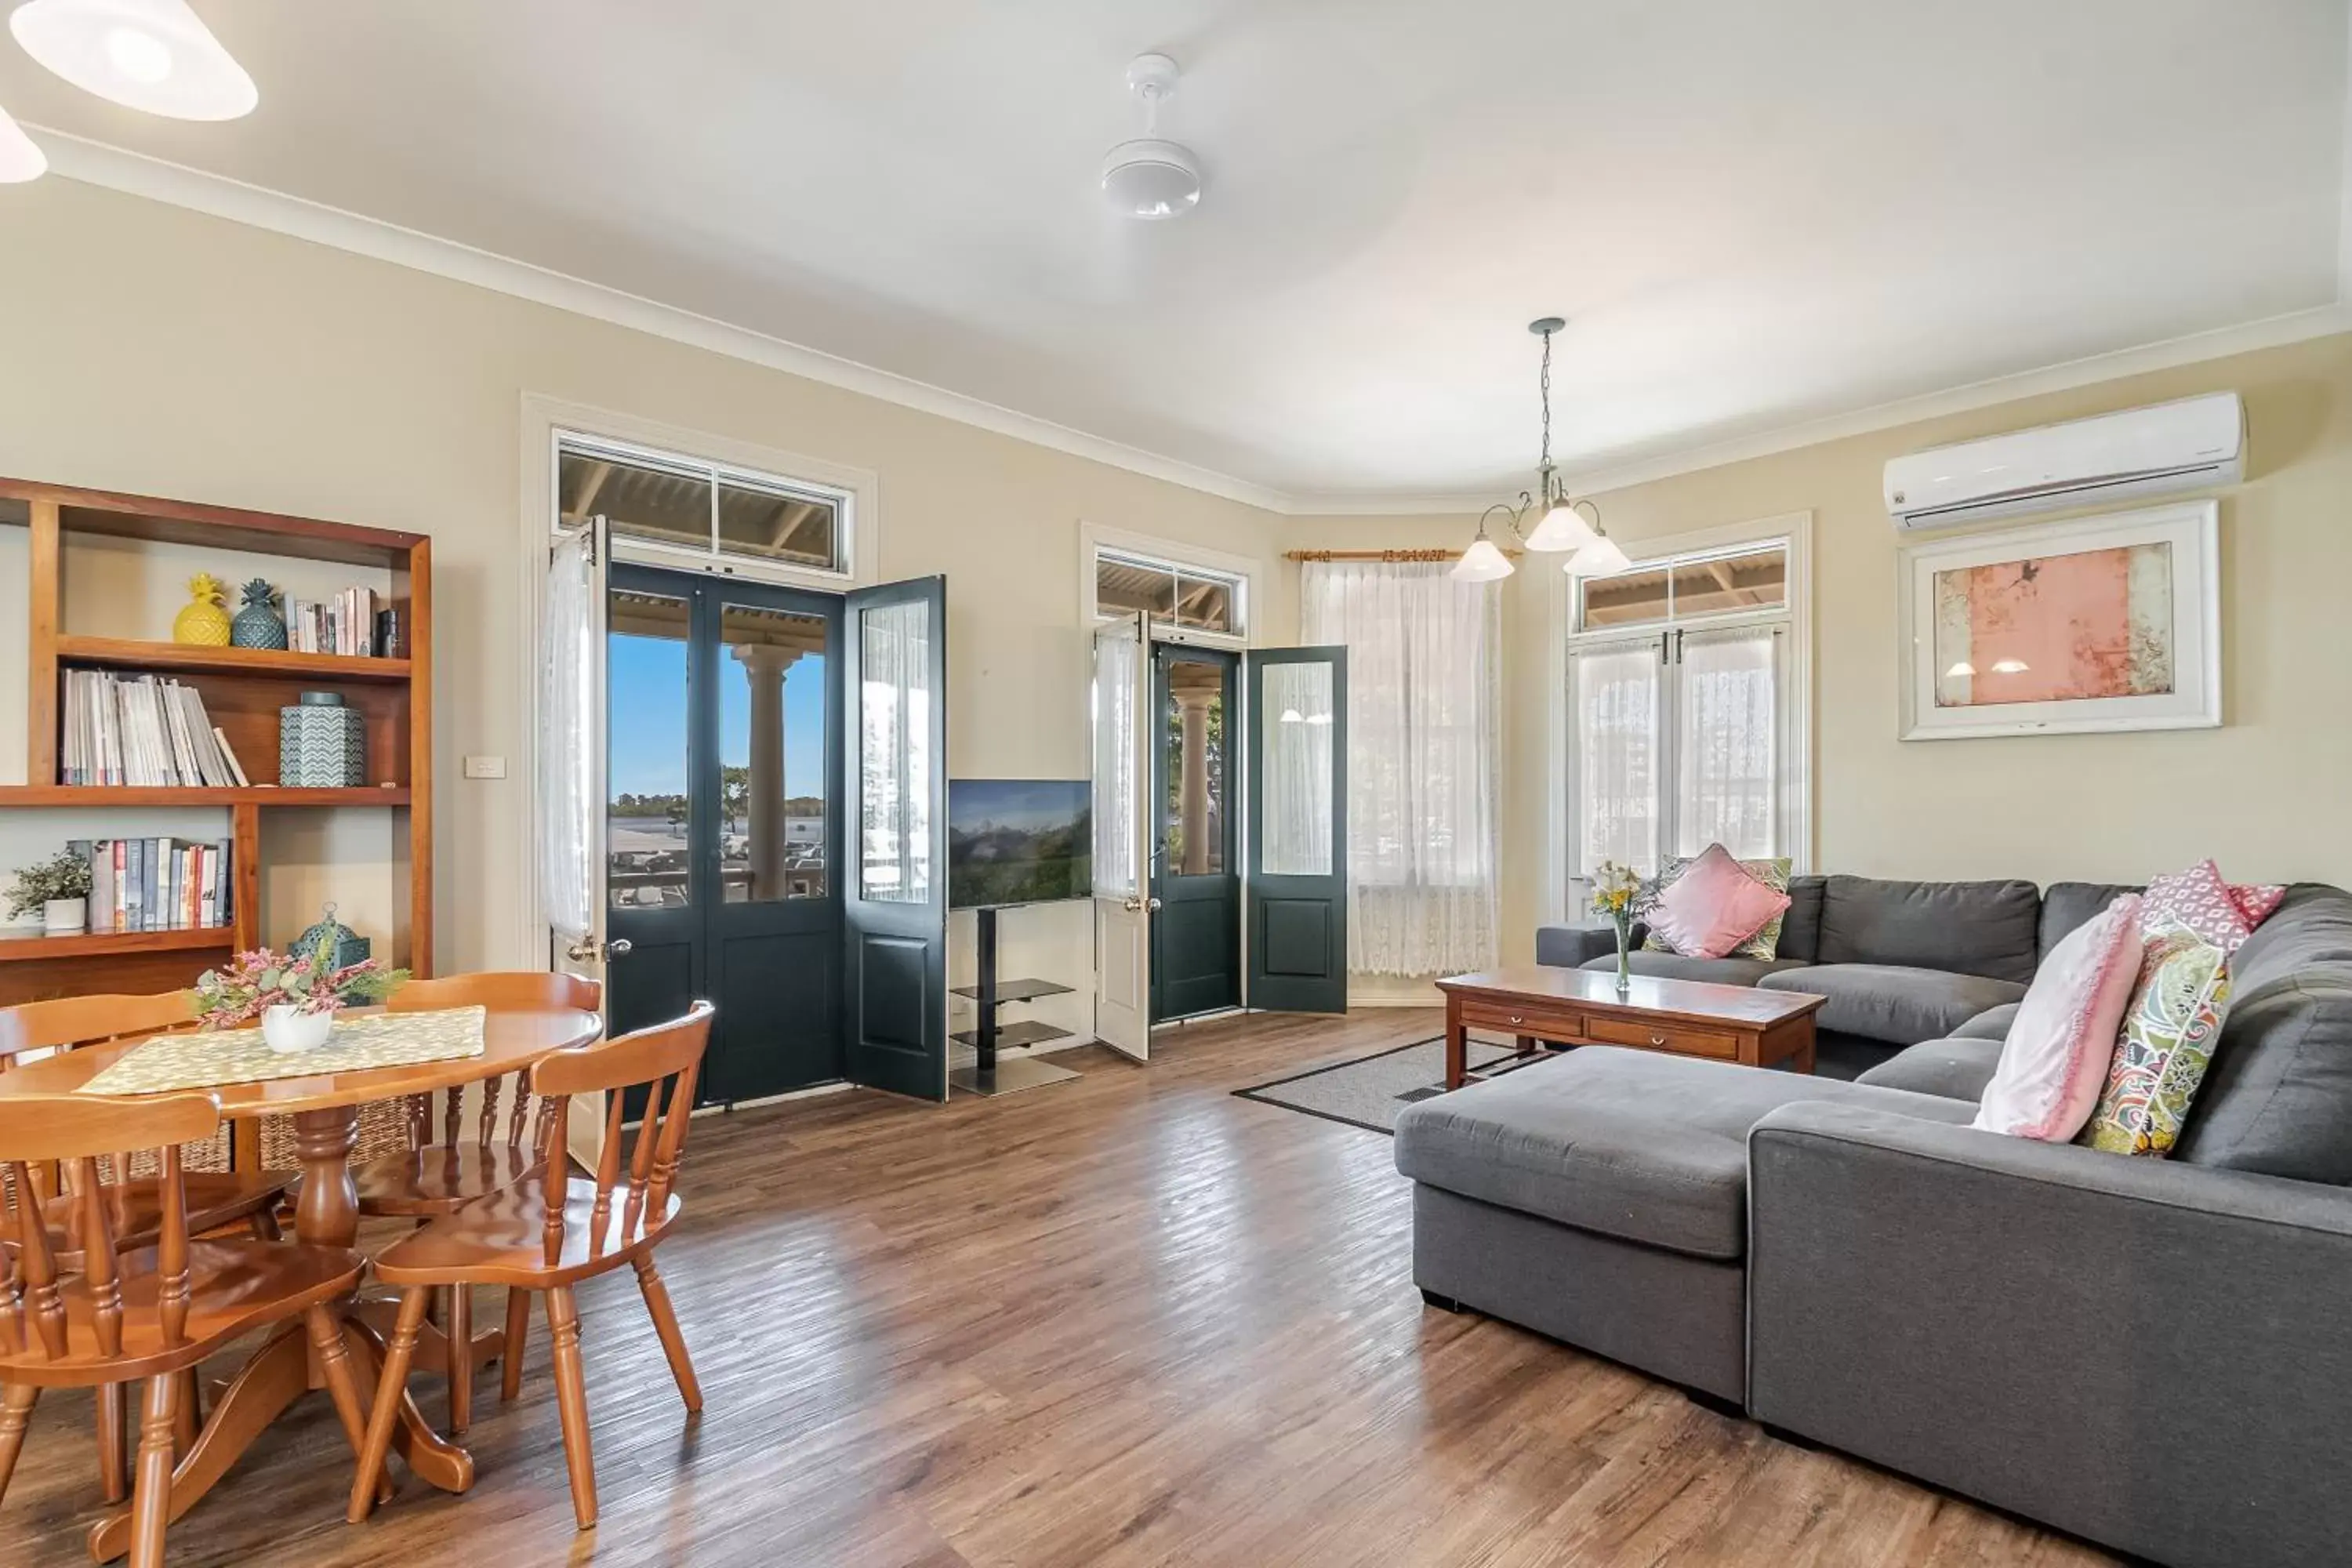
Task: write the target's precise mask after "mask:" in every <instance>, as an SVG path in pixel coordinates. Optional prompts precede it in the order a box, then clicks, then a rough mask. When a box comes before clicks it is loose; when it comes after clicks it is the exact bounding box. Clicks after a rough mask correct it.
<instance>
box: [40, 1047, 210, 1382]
mask: <svg viewBox="0 0 2352 1568" xmlns="http://www.w3.org/2000/svg"><path fill="white" fill-rule="evenodd" d="M219 1129H220V1106H219V1104H218V1102H216V1101H215V1100H214V1099H213V1097H212V1096H210V1095H208V1094H174V1095H159V1096H142V1097H139V1098H135V1099H113V1098H101V1097H97V1096H90V1095H71V1096H67V1095H52V1096H43V1097H39V1098H27V1099H23V1100H0V1158H4V1159H5V1161H6V1165H7V1170H8V1172H9V1173H10V1174H11V1175H12V1176H13V1177H14V1178H15V1180H16V1190H17V1191H18V1192H20V1193H22V1192H28V1191H31V1190H32V1189H31V1186H30V1183H31V1180H32V1173H31V1168H32V1166H33V1165H34V1164H36V1163H54V1164H57V1165H60V1166H62V1167H63V1168H64V1169H65V1171H66V1173H67V1190H68V1191H69V1192H71V1193H73V1194H76V1196H77V1197H78V1199H79V1202H77V1203H76V1205H74V1214H75V1220H74V1225H75V1229H76V1231H77V1232H78V1234H77V1235H76V1236H75V1237H73V1239H74V1240H76V1241H78V1242H79V1244H80V1258H79V1271H80V1273H81V1274H82V1276H83V1279H84V1280H85V1282H86V1284H87V1285H88V1288H89V1296H90V1303H91V1313H90V1328H91V1331H92V1333H93V1334H94V1335H95V1336H96V1339H97V1343H98V1350H99V1352H100V1353H101V1354H104V1355H109V1356H114V1355H120V1354H121V1353H122V1310H123V1309H122V1281H121V1268H122V1264H121V1258H119V1257H118V1256H117V1255H116V1249H115V1242H116V1237H117V1232H116V1228H115V1224H116V1215H115V1213H114V1210H113V1206H112V1205H110V1203H109V1202H108V1200H107V1198H106V1196H105V1194H104V1190H103V1187H102V1184H100V1181H99V1179H98V1162H99V1161H100V1159H102V1158H108V1157H120V1156H116V1155H115V1151H117V1150H121V1149H125V1148H130V1149H154V1150H157V1151H158V1163H159V1166H160V1168H161V1170H162V1175H161V1176H160V1177H159V1178H158V1180H157V1184H156V1197H157V1202H158V1205H160V1210H161V1215H162V1222H163V1223H162V1229H161V1231H160V1233H159V1234H158V1236H157V1238H156V1273H157V1277H158V1279H159V1281H160V1289H159V1290H158V1292H157V1297H156V1302H155V1310H156V1314H157V1316H158V1319H159V1320H160V1322H159V1327H160V1329H161V1331H162V1332H163V1337H164V1341H165V1342H166V1343H171V1344H176V1343H179V1342H181V1338H182V1336H183V1334H184V1332H185V1330H186V1327H187V1321H188V1301H189V1283H188V1208H187V1194H186V1192H185V1190H184V1187H183V1185H182V1183H181V1174H180V1145H182V1144H183V1143H192V1142H198V1141H200V1140H203V1139H206V1138H210V1137H212V1136H213V1135H214V1134H215V1132H216V1131H219ZM14 1218H15V1222H16V1237H15V1240H16V1247H15V1252H16V1284H15V1288H14V1289H11V1290H10V1291H8V1292H7V1294H6V1298H5V1303H0V1304H5V1308H6V1311H5V1316H0V1325H5V1327H0V1334H5V1338H6V1339H7V1341H8V1342H9V1348H10V1349H11V1350H14V1351H16V1352H28V1351H31V1350H34V1349H38V1350H39V1351H40V1352H42V1353H43V1354H44V1355H46V1356H47V1357H48V1358H49V1359H50V1360H52V1361H55V1360H58V1359H60V1358H62V1357H63V1356H65V1355H66V1353H67V1337H66V1310H65V1302H64V1300H63V1298H62V1296H61V1294H60V1292H59V1290H58V1279H59V1277H60V1275H61V1274H63V1273H65V1272H68V1271H69V1269H68V1268H67V1267H66V1265H65V1264H64V1263H63V1262H62V1261H61V1259H60V1258H59V1257H58V1253H57V1252H55V1251H53V1250H52V1249H51V1247H50V1245H49V1230H48V1226H47V1225H46V1224H45V1223H44V1222H43V1219H42V1215H41V1206H40V1205H38V1204H31V1203H19V1204H17V1205H16V1214H15V1216H14Z"/></svg>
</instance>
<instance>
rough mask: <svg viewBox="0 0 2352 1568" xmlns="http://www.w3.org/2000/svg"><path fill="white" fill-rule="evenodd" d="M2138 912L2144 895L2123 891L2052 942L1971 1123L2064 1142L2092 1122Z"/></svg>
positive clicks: (2131, 971) (2130, 971) (2135, 973)
mask: <svg viewBox="0 0 2352 1568" xmlns="http://www.w3.org/2000/svg"><path fill="white" fill-rule="evenodd" d="M2142 918H2143V900H2141V898H2140V896H2139V895H2138V894H2137V893H2126V894H2125V895H2124V896H2123V897H2121V898H2119V899H2117V900H2116V901H2115V902H2114V903H2112V904H2109V905H2108V906H2107V907H2106V909H2105V910H2104V911H2102V912H2101V913H2099V914H2097V915H2095V916H2093V917H2092V918H2091V919H2090V920H2088V921H2084V923H2083V924H2082V925H2079V926H2077V927H2075V928H2074V931H2070V932H2069V933H2067V935H2066V936H2065V937H2064V938H2063V940H2062V941H2060V942H2059V943H2058V945H2057V946H2056V947H2053V948H2052V949H2051V950H2050V956H2049V957H2048V958H2045V959H2043V960H2042V967H2041V968H2040V969H2038V970H2036V971H2035V972H2034V974H2033V984H2032V986H2031V987H2030V988H2029V989H2028V990H2027V991H2026V993H2025V1000H2024V1001H2023V1002H2021V1003H2020V1004H2019V1005H2018V1009H2017V1017H2016V1018H2015V1019H2014V1020H2013V1021H2012V1022H2011V1024H2010V1026H2009V1038H2008V1040H2007V1041H2005V1042H2004V1043H2003V1044H2002V1046H2001V1047H2000V1063H1999V1065H1997V1066H1996V1067H1995V1068H1993V1074H1992V1081H1991V1082H1990V1083H1988V1084H1987V1085H1985V1091H1984V1098H1983V1100H1981V1101H1980V1102H1979V1105H1978V1107H1977V1117H1976V1120H1975V1121H1973V1122H1971V1123H1969V1125H1970V1126H1972V1127H1975V1128H1977V1129H1978V1130H1979V1131H1985V1132H2000V1133H2006V1134H2007V1135H2009V1136H2010V1137H2012V1138H2037V1139H2040V1140H2042V1142H2050V1143H2064V1142H2071V1141H2072V1140H2073V1138H2074V1134H2076V1133H2077V1132H2080V1131H2082V1130H2083V1129H2084V1126H2085V1125H2087V1124H2088V1123H2089V1121H2090V1120H2091V1113H2092V1112H2093V1111H2095V1110H2097V1109H2098V1106H2099V1095H2100V1092H2101V1091H2102V1090H2104V1089H2105V1088H2106V1085H2107V1069H2108V1068H2109V1067H2110V1066H2111V1065H2112V1063H2113V1061H2114V1058H2115V1054H2116V1035H2117V1034H2118V1033H2119V1032H2120V1031H2121V1030H2122V1028H2123V1022H2124V1013H2125V1011H2126V1009H2127V1008H2128V1007H2129V1006H2130V1005H2131V996H2132V987H2133V986H2134V985H2135V984H2137V982H2138V979H2139V961H2140V952H2141V950H2142V946H2143V940H2144V939H2143V938H2142V937H2141V935H2140V921H2141V920H2142Z"/></svg>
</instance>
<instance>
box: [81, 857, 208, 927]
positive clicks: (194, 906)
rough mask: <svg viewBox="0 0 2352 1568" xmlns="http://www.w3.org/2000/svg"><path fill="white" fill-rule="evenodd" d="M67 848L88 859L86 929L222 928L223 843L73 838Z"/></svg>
mask: <svg viewBox="0 0 2352 1568" xmlns="http://www.w3.org/2000/svg"><path fill="white" fill-rule="evenodd" d="M67 848H68V849H70V850H71V851H73V852H74V853H75V854H76V855H81V856H87V857H88V858H89V929H90V930H92V931H186V930H188V929H190V928H192V927H204V926H225V925H227V924H228V923H229V917H230V915H231V913H232V912H233V911H232V910H231V908H230V904H231V900H230V897H229V894H230V889H231V888H232V887H233V886H234V885H235V883H236V878H234V877H233V876H231V875H230V874H229V868H230V855H229V841H228V840H227V839H226V838H222V839H216V840H215V841H213V842H211V843H203V842H199V841H197V840H194V839H187V838H102V839H99V840H97V841H96V842H92V841H90V840H89V839H76V840H74V841H73V842H72V843H70V844H68V846H67Z"/></svg>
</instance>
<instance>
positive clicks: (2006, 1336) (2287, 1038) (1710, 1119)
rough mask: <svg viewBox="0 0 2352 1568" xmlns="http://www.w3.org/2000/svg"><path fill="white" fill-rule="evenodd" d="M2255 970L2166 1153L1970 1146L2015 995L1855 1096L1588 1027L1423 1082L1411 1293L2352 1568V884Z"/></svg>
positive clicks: (1784, 1412) (2320, 898) (2077, 1519)
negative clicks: (1559, 1053) (1576, 1045)
mask: <svg viewBox="0 0 2352 1568" xmlns="http://www.w3.org/2000/svg"><path fill="white" fill-rule="evenodd" d="M1832 880H1834V879H1832ZM2074 886H2075V887H2083V886H2084V885H2081V884H2076V885H2074ZM2119 890H2121V889H2109V890H2108V891H2119ZM2058 893H2059V889H2052V890H2051V893H2050V894H2047V895H2044V896H2043V898H2042V910H2043V913H2044V915H2045V916H2047V915H2048V914H2049V910H2050V908H2051V905H2052V904H2053V902H2054V901H2056V896H2057V895H2058ZM2100 901H2104V900H2100ZM2069 903H2070V905H2072V904H2073V903H2074V900H2072V898H2071V896H2070V899H2069ZM2081 904H2082V905H2083V906H2087V907H2084V908H2083V910H2082V917H2081V918H2087V916H2088V914H2089V913H2090V912H2093V911H2095V909H2096V908H2097V907H2098V903H2097V902H2094V901H2093V900H2092V899H2091V897H2090V896H2089V890H2088V889H2085V894H2084V898H2083V899H2082V900H2081ZM2074 914H2075V910H2074V907H2068V908H2065V909H2062V910H2060V911H2059V912H2058V914H2057V915H2056V916H2055V917H2054V920H2055V921H2067V920H2071V919H2073V918H2074ZM2065 929H2067V930H2071V929H2073V928H2072V925H2071V924H2068V925H2067V926H2066V928H2065ZM2063 934H2064V932H2063V931H2055V932H2054V933H2053V934H2051V935H2049V936H2048V937H2047V938H2046V940H2045V939H2044V937H2043V934H2042V931H2041V930H2040V929H2039V928H2038V929H2037V931H2036V947H2037V950H2038V951H2041V952H2046V951H2047V946H2048V943H2049V942H2054V941H2055V940H2056V937H2057V936H2058V935H2063ZM1611 962H1613V957H1612V960H1611ZM1790 973H1802V971H1790ZM2231 973H2232V977H2233V981H2234V985H2235V992H2234V996H2233V999H2232V1001H2231V1006H2230V1010H2229V1012H2228V1015H2227V1016H2226V1019H2225V1021H2224V1025H2223V1027H2222V1031H2221V1037H2220V1041H2219V1044H2218V1046H2217V1047H2216V1050H2215V1054H2214V1058H2213V1063H2212V1067H2211V1069H2210V1072H2209V1074H2208V1076H2207V1079H2206V1082H2205V1084H2204V1087H2203V1089H2201V1091H2200V1094H2199V1096H2198V1099H2197V1100H2196V1102H2195V1107H2194V1110H2192V1112H2191V1115H2190V1118H2189V1125H2188V1128H2187V1130H2186V1132H2185V1133H2184V1136H2183V1138H2182V1141H2181V1142H2180V1144H2179V1148H2178V1149H2177V1150H2176V1151H2175V1152H2174V1154H2173V1156H2172V1157H2171V1158H2170V1159H2168V1160H2155V1159H2147V1158H2134V1157H2128V1156H2125V1155H2118V1154H2110V1153H2104V1152H2097V1151H2095V1150H2091V1149H2088V1148H2084V1147H2079V1146H2076V1145H2074V1144H2050V1143H2039V1142H2030V1141H2027V1140H2021V1139H2015V1138H2007V1137H2001V1136H1999V1135H1997V1134H1993V1133H1989V1132H1979V1131H1972V1130H1971V1129H1970V1128H1969V1125H1968V1123H1969V1121H1970V1120H1971V1119H1972V1118H1973V1115H1974V1113H1975V1106H1976V1100H1977V1098H1978V1096H1979V1094H1980V1093H1981V1092H1982V1089H1983V1088H1984V1085H1985V1083H1986V1082H1987V1081H1988V1080H1989V1079H1990V1076H1991V1073H1992V1069H1993V1064H1994V1062H1995V1061H1996V1060H1997V1058H1998V1057H1999V1054H2000V1039H1999V1035H2000V1034H2001V1033H2003V1032H2005V1031H2006V1028H2007V1025H2008V1019H2007V1018H2006V1017H1995V1016H1991V1015H1990V1013H1988V1014H1984V1015H1979V1016H1978V1017H1976V1018H1972V1019H1970V1020H1968V1022H1967V1024H1966V1025H1964V1026H1963V1027H1964V1028H1966V1029H1967V1030H1968V1031H1969V1032H1968V1033H1965V1034H1962V1035H1959V1036H1956V1037H1947V1038H1943V1039H1937V1040H1930V1041H1927V1042H1923V1043H1920V1044H1917V1045H1914V1046H1912V1047H1910V1048H1908V1049H1906V1050H1904V1051H1902V1052H1901V1053H1899V1054H1897V1055H1895V1056H1893V1057H1892V1058H1886V1059H1885V1060H1884V1061H1882V1062H1881V1063H1879V1064H1878V1065H1876V1066H1874V1068H1871V1069H1870V1070H1869V1071H1867V1072H1866V1073H1864V1075H1863V1079H1862V1080H1861V1081H1856V1082H1841V1081H1836V1080H1831V1079H1807V1078H1804V1077H1801V1076H1800V1075H1796V1074H1791V1073H1782V1072H1769V1071H1761V1070H1759V1069H1756V1068H1742V1067H1738V1066H1734V1065H1731V1064H1727V1063H1722V1062H1713V1061H1704V1060H1696V1059H1693V1058H1682V1057H1669V1056H1658V1055H1651V1054H1648V1053H1643V1052H1637V1051H1625V1050H1618V1049H1611V1048H1607V1047H1584V1048H1581V1049H1579V1050H1576V1051H1574V1052H1571V1053H1569V1054H1567V1055H1565V1056H1563V1057H1559V1058H1554V1059H1550V1060H1547V1061H1542V1062H1538V1063H1537V1064H1535V1065H1532V1066H1529V1067H1527V1068H1521V1069H1519V1070H1517V1071H1515V1072H1511V1073H1508V1074H1506V1075H1504V1076H1502V1077H1499V1078H1496V1079H1492V1080H1490V1081H1488V1082H1486V1083H1483V1084H1478V1085H1475V1086H1472V1087H1470V1088H1467V1089H1462V1090H1460V1091H1457V1092H1456V1093H1454V1094H1450V1095H1444V1096H1441V1097H1438V1098H1435V1099H1432V1100H1424V1101H1423V1102H1421V1103H1419V1104H1417V1105H1414V1106H1412V1107H1410V1108H1409V1109H1408V1110H1406V1111H1405V1112H1404V1114H1403V1115H1402V1117H1401V1118H1400V1120H1399V1122H1398V1127H1397V1141H1396V1159H1397V1164H1398V1168H1399V1169H1400V1170H1401V1171H1402V1172H1403V1173H1405V1174H1406V1175H1408V1176H1411V1177H1412V1179H1413V1181H1414V1183H1415V1186H1414V1236H1413V1267H1414V1279H1415V1281H1416V1282H1417V1283H1418V1284H1420V1286H1421V1287H1422V1289H1423V1290H1424V1291H1425V1292H1426V1293H1428V1294H1429V1295H1430V1296H1431V1297H1433V1299H1435V1300H1437V1301H1438V1303H1439V1304H1441V1305H1448V1306H1462V1307H1468V1308H1473V1309H1475V1310H1482V1311H1486V1312H1489V1313H1491V1314H1493V1315H1495V1316H1497V1317H1503V1318H1507V1319H1509V1320H1510V1321H1515V1322H1518V1323H1521V1324H1524V1325H1526V1326H1528V1327H1530V1328H1533V1329H1536V1330H1538V1331H1541V1332H1544V1333H1547V1334H1550V1335H1553V1336H1554V1337H1557V1338H1560V1339H1564V1340H1567V1341H1569V1342H1571V1343H1574V1344H1578V1345H1580V1346H1583V1347H1585V1348H1587V1349H1590V1350H1592V1351H1595V1352H1599V1353H1601V1354H1603V1355H1607V1356H1610V1357H1612V1358H1614V1359H1617V1360H1620V1361H1623V1362H1625V1363H1629V1364H1631V1365H1633V1366H1636V1367H1640V1368H1642V1369H1643V1370H1645V1371H1648V1372H1651V1373H1655V1374H1656V1375H1658V1376H1661V1377H1664V1378H1667V1379H1669V1380H1672V1381H1674V1382H1676V1383H1680V1384H1685V1385H1686V1386H1689V1387H1691V1388H1693V1389H1696V1390H1698V1391H1700V1392H1701V1393H1703V1394H1708V1395H1711V1396H1714V1397H1716V1398H1718V1399H1724V1400H1729V1401H1734V1402H1738V1403H1742V1404H1744V1405H1745V1406H1746V1408H1747V1410H1748V1413H1749V1414H1751V1415H1754V1416H1755V1417H1756V1418H1757V1419H1759V1420H1760V1421H1763V1422H1766V1423H1768V1424H1769V1425H1771V1426H1774V1427H1776V1428H1779V1429H1781V1430H1783V1431H1786V1432H1788V1433H1790V1434H1794V1435H1796V1436H1802V1437H1805V1438H1808V1439H1811V1440H1812V1441H1816V1442H1820V1443H1822V1444H1825V1445H1828V1446H1831V1447H1837V1448H1841V1449H1843V1450H1846V1451H1848V1452H1850V1453H1853V1454H1856V1455H1859V1456H1861V1457H1863V1458H1867V1459H1870V1460H1873V1461H1874V1462H1876V1463H1879V1464H1883V1465H1885V1466H1888V1467H1890V1468H1895V1469H1898V1470H1902V1471H1905V1472H1906V1473H1908V1474H1911V1475H1914V1476H1916V1477H1919V1478H1921V1479H1925V1480H1927V1481H1930V1482H1933V1483H1935V1484H1937V1485H1940V1486H1943V1487H1946V1488H1948V1489H1951V1490H1954V1491H1957V1492H1960V1493H1964V1494H1966V1495H1969V1496H1971V1497H1975V1498H1978V1499H1980V1500H1984V1501H1987V1502H1990V1503H1992V1504H1994V1505H1996V1506H1998V1507H2000V1508H2004V1509H2008V1510H2012V1511H2015V1512H2018V1513H2021V1514H2024V1515H2027V1516H2029V1517H2031V1518H2033V1519H2036V1520H2040V1521H2044V1522H2046V1523H2049V1524H2052V1525H2054V1526H2056V1527H2058V1528H2060V1529H2063V1530H2066V1531H2072V1532H2074V1533H2075V1534H2077V1535H2081V1536H2084V1537H2085V1538H2087V1539H2090V1540H2093V1541H2096V1542H2102V1543H2104V1544H2105V1545H2108V1546H2112V1547H2116V1548H2117V1549H2119V1550H2122V1551H2125V1552H2132V1553H2135V1554H2138V1555H2143V1556H2147V1557H2150V1558H2154V1559H2157V1560H2159V1561H2162V1562H2166V1563H2181V1564H2194V1565H2204V1564H2210V1565H2213V1568H2223V1565H2229V1568H2261V1565H2264V1564H2281V1565H2284V1564H2302V1563H2345V1562H2352V1491H2347V1489H2344V1488H2343V1487H2341V1486H2340V1485H2338V1484H2337V1478H2338V1477H2340V1476H2341V1475H2342V1474H2344V1473H2345V1472H2346V1470H2347V1468H2352V1392H2347V1391H2352V1334H2347V1332H2346V1331H2345V1330H2344V1328H2343V1324H2342V1316H2343V1313H2342V1309H2341V1303H2342V1302H2344V1301H2345V1300H2352V894H2347V893H2346V892H2344V891H2343V890H2342V889H2336V888H2329V887H2322V886H2317V885H2313V884H2305V885H2303V886H2299V887H2296V888H2294V889H2290V891H2289V892H2288V894H2287V897H2286V899H2285V900H2284V902H2283V903H2281V905H2280V906H2279V908H2278V910H2277V911H2276V912H2275V913H2274V914H2273V915H2272V916H2271V918H2270V919H2269V921H2267V922H2265V923H2264V924H2263V927H2262V928H2261V929H2260V930H2259V931H2256V932H2255V934H2254V936H2253V937H2252V940H2250V941H2249V942H2246V944H2245V945H2244V946H2243V947H2242V949H2240V950H2239V952H2238V953H2237V954H2236V955H2235V957H2234V958H2233V960H2232V963H2231ZM1800 988H1801V987H1800Z"/></svg>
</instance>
